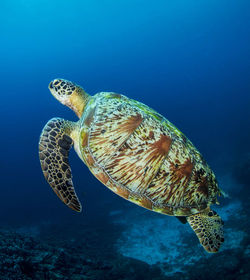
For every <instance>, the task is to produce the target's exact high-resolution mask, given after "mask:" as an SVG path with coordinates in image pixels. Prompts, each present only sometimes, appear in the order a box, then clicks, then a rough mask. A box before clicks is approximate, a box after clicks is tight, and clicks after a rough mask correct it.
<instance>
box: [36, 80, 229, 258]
mask: <svg viewBox="0 0 250 280" xmlns="http://www.w3.org/2000/svg"><path fill="white" fill-rule="evenodd" d="M49 89H50V91H51V93H52V95H53V96H54V97H55V98H56V99H57V100H59V101H60V102H61V103H62V104H64V105H67V106H68V107H69V108H71V109H72V110H73V111H74V112H75V113H76V115H77V116H78V117H79V121H77V122H71V121H67V120H64V119H61V118H53V119H51V120H50V121H49V122H48V123H47V124H46V125H45V127H44V129H43V131H42V134H41V136H40V142H39V156H40V162H41V167H42V170H43V174H44V176H45V178H46V180H47V181H48V183H49V184H50V186H51V187H52V189H53V190H54V192H55V193H56V194H57V195H58V197H59V198H60V199H61V200H62V201H63V202H64V203H65V204H66V205H67V206H69V207H70V208H72V209H73V210H75V211H78V212H80V211H81V204H80V202H79V200H78V197H77V195H76V193H75V190H74V187H73V182H72V175H71V168H70V165H69V161H68V155H69V150H70V148H71V147H72V145H73V144H74V148H75V151H76V152H77V154H78V156H79V157H80V158H81V159H82V160H83V162H84V163H85V164H86V165H87V166H88V168H89V169H90V171H91V172H92V173H93V174H94V175H95V177H96V178H97V179H98V180H99V181H101V182H102V183H103V184H104V185H105V186H107V187H108V188H109V189H110V190H112V191H113V192H115V193H116V194H118V195H120V196H121V197H123V198H125V199H127V200H130V201H131V202H133V203H135V204H137V205H140V206H142V207H145V208H147V209H149V210H152V211H155V212H158V213H162V214H166V215H171V216H176V217H178V218H179V219H180V220H181V221H182V222H183V223H185V222H186V221H187V222H188V223H189V224H190V226H191V227H192V229H193V230H194V232H195V233H196V235H197V237H198V239H199V241H200V243H201V244H202V246H203V247H204V249H205V250H206V251H207V252H210V253H215V252H217V251H218V250H219V248H220V246H221V244H222V243H223V241H224V237H223V221H222V219H221V218H220V216H219V215H218V214H217V213H216V212H215V211H213V210H211V209H210V205H211V204H213V203H217V204H218V201H217V196H219V195H221V194H222V191H221V190H220V189H219V188H218V184H217V181H216V178H215V175H214V173H213V172H212V171H211V169H210V168H209V166H208V165H207V163H206V162H205V161H204V159H203V157H202V156H201V154H200V153H199V152H198V151H197V149H196V148H195V147H194V145H193V144H192V143H191V142H190V141H189V140H188V139H187V137H185V135H184V134H183V133H181V132H180V131H179V130H178V129H177V128H176V127H175V126H174V125H173V124H172V123H170V122H169V121H168V120H167V119H166V118H164V117H163V116H161V115H160V114H158V113H157V112H156V111H154V110H152V109H151V108H149V107H147V106H146V105H144V104H142V103H140V102H138V101H135V100H132V99H130V98H127V97H126V96H124V95H121V94H117V93H113V92H100V93H97V94H96V95H94V96H90V95H89V94H87V93H86V92H85V91H84V90H83V89H82V88H81V87H80V86H78V85H76V84H75V83H72V82H70V81H67V80H63V79H55V80H53V81H52V82H51V83H50V84H49Z"/></svg>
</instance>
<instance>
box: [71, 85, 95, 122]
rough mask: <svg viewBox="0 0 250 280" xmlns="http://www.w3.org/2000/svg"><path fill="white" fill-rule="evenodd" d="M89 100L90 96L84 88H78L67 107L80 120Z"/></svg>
mask: <svg viewBox="0 0 250 280" xmlns="http://www.w3.org/2000/svg"><path fill="white" fill-rule="evenodd" d="M89 98H90V96H89V95H88V94H87V93H86V92H85V91H84V90H83V89H82V88H80V87H77V88H76V89H75V91H74V92H73V93H72V94H71V95H70V98H69V102H67V103H68V104H67V105H68V107H70V108H71V109H72V110H73V111H74V112H75V113H76V115H77V117H78V118H81V116H82V113H83V111H84V109H85V107H86V104H87V103H88V101H89Z"/></svg>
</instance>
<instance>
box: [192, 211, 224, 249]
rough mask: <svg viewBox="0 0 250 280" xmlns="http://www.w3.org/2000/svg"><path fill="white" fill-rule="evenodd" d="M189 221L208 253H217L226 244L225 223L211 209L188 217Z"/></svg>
mask: <svg viewBox="0 0 250 280" xmlns="http://www.w3.org/2000/svg"><path fill="white" fill-rule="evenodd" d="M187 221H188V223H189V224H190V226H191V227H192V229H193V230H194V232H195V233H196V235H197V237H198V238H199V240H200V243H201V245H202V246H203V247H204V249H205V250H206V251H207V252H208V253H217V252H218V251H219V248H220V246H221V244H222V243H223V242H224V235H223V224H224V223H223V221H222V219H221V217H220V216H219V215H218V214H217V213H216V212H215V211H213V210H211V209H210V208H207V209H206V210H204V211H203V212H201V213H198V214H194V215H191V216H189V217H187Z"/></svg>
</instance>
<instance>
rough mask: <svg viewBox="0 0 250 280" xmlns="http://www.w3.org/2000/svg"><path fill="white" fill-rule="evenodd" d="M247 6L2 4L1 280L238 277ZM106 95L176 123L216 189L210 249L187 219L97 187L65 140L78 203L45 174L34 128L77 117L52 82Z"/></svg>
mask: <svg viewBox="0 0 250 280" xmlns="http://www.w3.org/2000/svg"><path fill="white" fill-rule="evenodd" d="M249 15H250V2H249V1H248V0H237V1H236V0H220V1H215V0H209V1H208V0H207V1H195V0H189V1H186V0H164V1H163V0H159V1H146V0H144V1H139V0H116V1H115V0H103V1H101V0H92V1H90V0H86V1H84V0H82V1H80V0H78V1H77V0H72V1H66V0H61V1H59V0H56V1H49V0H43V1H42V0H38V1H32V0H13V1H11V0H1V1H0V43H1V44H0V63H1V64H0V65H1V66H0V71H1V75H0V81H1V95H0V96H1V102H0V104H1V105H0V106H1V110H0V114H1V115H0V117H1V137H0V144H1V161H0V172H1V204H0V221H1V222H0V279H3V280H5V279H95V280H96V279H97V280H102V279H155V280H161V279H214V278H215V277H216V279H250V242H249V241H250V236H249V232H250V221H249V213H250V208H249V206H250V203H249V194H250V190H249V188H250V179H249V176H250V145H249V143H250V16H249ZM58 77H59V78H64V79H68V80H71V81H74V82H76V83H77V84H80V85H81V86H83V88H84V89H85V90H86V91H87V92H88V93H89V94H95V93H96V92H99V91H114V92H117V93H121V94H125V95H127V96H128V97H130V98H133V99H136V100H138V101H141V102H143V103H145V104H147V105H148V106H150V107H152V108H153V109H155V110H157V111H158V112H159V113H161V114H162V115H164V116H165V117H166V118H167V119H168V120H170V121H171V122H172V123H174V124H175V125H176V126H177V127H178V128H179V129H180V130H181V131H182V132H183V133H184V134H185V135H186V136H187V137H188V138H189V139H190V140H191V141H192V142H193V143H194V145H195V146H196V147H197V148H198V149H199V151H200V152H201V153H202V154H203V156H204V157H205V159H206V160H207V162H208V163H209V165H210V166H211V167H212V169H213V170H214V172H215V174H216V175H217V178H218V181H219V184H220V187H221V188H222V189H223V190H224V191H225V192H226V193H227V194H228V198H220V206H219V207H214V209H216V211H217V212H218V213H219V214H220V215H221V217H222V218H223V220H224V222H225V242H224V244H223V246H222V248H221V250H220V252H219V253H218V254H208V253H206V252H205V251H204V249H203V248H202V247H201V246H200V244H199V241H198V239H197V237H196V236H195V235H194V234H193V232H192V230H191V228H190V227H189V226H188V225H183V224H181V223H180V222H179V221H178V220H177V219H176V218H174V217H169V216H163V215H160V214H157V213H153V212H150V211H147V210H145V209H143V208H140V207H138V206H136V205H134V204H132V203H130V202H128V201H126V200H124V199H122V198H120V197H118V196H117V195H115V194H114V193H112V192H111V191H109V190H108V189H107V188H106V187H105V186H103V185H102V184H101V183H100V182H99V181H98V180H97V179H95V178H94V176H93V175H92V174H91V173H90V172H89V170H88V169H87V167H86V166H84V164H83V163H82V162H81V160H80V159H79V158H78V157H77V155H76V153H75V152H74V151H73V150H72V152H71V153H70V163H71V167H72V172H73V178H74V185H75V188H76V192H77V194H78V196H79V199H80V200H81V202H82V205H83V211H82V213H80V214H79V213H75V212H74V211H72V210H70V209H69V208H67V207H66V206H65V205H64V204H63V203H62V202H61V201H60V200H59V199H58V198H57V196H56V195H55V194H54V192H53V191H52V189H51V188H50V187H49V185H48V184H47V183H46V181H45V179H44V177H43V174H42V171H41V168H40V162H39V158H38V141H39V136H40V133H41V131H42V128H43V126H44V125H45V123H46V122H47V121H48V120H49V119H51V118H52V117H62V118H65V119H68V120H72V121H76V120H77V117H76V116H75V115H74V113H73V111H71V110H69V109H68V108H67V107H64V106H62V105H61V104H60V103H59V102H58V101H56V99H54V98H53V97H52V95H51V94H50V92H49V90H48V84H49V82H50V81H51V80H52V79H54V78H58Z"/></svg>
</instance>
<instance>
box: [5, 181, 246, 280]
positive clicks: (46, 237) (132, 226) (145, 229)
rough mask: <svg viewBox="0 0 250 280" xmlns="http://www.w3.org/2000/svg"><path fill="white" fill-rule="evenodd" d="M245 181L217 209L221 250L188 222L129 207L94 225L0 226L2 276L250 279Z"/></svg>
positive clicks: (24, 279) (77, 279)
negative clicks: (203, 241) (205, 244)
mask: <svg viewBox="0 0 250 280" xmlns="http://www.w3.org/2000/svg"><path fill="white" fill-rule="evenodd" d="M222 181H224V182H226V183H227V185H229V184H230V182H232V180H231V178H229V179H226V178H225V177H223V180H222ZM233 184H234V185H235V184H236V182H233ZM241 184H242V182H241ZM244 184H245V185H244V187H242V186H241V191H240V192H238V195H237V193H234V195H233V196H232V197H231V198H227V199H225V200H223V202H222V205H221V206H220V207H218V208H217V209H216V211H217V212H218V213H219V214H220V215H221V217H222V218H223V220H224V221H225V243H224V244H223V246H222V248H221V250H220V252H219V253H217V254H208V253H206V252H205V251H204V250H203V248H202V247H201V246H200V244H199V242H198V239H197V237H196V236H195V235H194V233H193V232H192V230H191V228H190V227H189V226H188V225H187V224H186V225H183V224H181V223H180V222H179V221H178V220H177V219H176V218H174V217H166V216H163V215H158V214H156V213H153V212H150V211H146V210H144V209H142V208H139V207H136V206H135V205H131V204H130V205H129V207H128V208H127V209H122V208H120V209H118V208H117V209H115V210H113V211H110V212H109V215H108V217H106V220H105V221H95V223H92V224H91V223H90V222H88V221H87V222H85V224H80V225H79V224H77V223H72V224H66V223H65V224H53V223H51V222H48V223H46V224H40V225H38V224H37V225H33V226H28V227H24V226H22V227H15V228H14V227H12V228H7V227H5V228H4V227H2V228H0V279H1V280H7V279H8V280H9V279H14V280H31V279H32V280H36V279H37V280H38V279H39V280H43V279H45V280H50V279H52V280H53V279H64V280H85V279H89V280H113V279H114V280H119V279H121V280H137V279H138V280H141V279H143V280H168V279H169V280H174V279H179V280H186V279H199V280H206V279H215V278H216V279H217V280H220V279H223V280H224V279H227V280H235V279H237V280H245V279H250V267H249V263H250V235H249V229H250V220H249V218H248V217H249V212H250V210H249V209H250V205H249V204H250V203H249V200H248V199H242V198H243V197H247V195H248V188H247V187H246V186H247V185H246V184H247V183H246V182H244ZM234 187H235V188H237V187H238V186H237V185H236V186H234ZM239 188H240V186H239ZM230 189H231V186H230ZM229 195H230V194H229Z"/></svg>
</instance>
